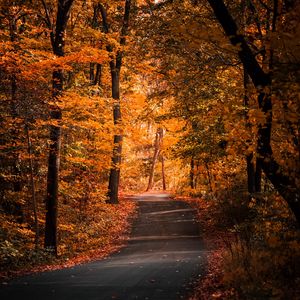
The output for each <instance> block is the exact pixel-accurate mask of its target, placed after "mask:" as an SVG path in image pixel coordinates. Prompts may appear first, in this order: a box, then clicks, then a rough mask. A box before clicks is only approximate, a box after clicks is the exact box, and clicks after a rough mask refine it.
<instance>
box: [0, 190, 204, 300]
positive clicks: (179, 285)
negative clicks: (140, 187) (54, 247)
mask: <svg viewBox="0 0 300 300" xmlns="http://www.w3.org/2000/svg"><path fill="white" fill-rule="evenodd" d="M133 201H138V203H139V217H138V218H137V220H136V222H135V224H134V226H133V231H132V234H131V239H130V240H129V243H128V245H127V246H126V247H125V248H123V249H122V250H121V251H120V252H118V253H115V254H113V255H111V256H109V257H108V258H107V259H103V260H99V261H94V262H90V263H86V264H82V265H78V266H75V267H73V268H69V269H62V270H57V271H50V272H44V273H39V274H34V275H30V276H25V277H21V278H17V279H15V280H13V281H11V282H9V284H8V285H5V286H2V287H1V288H0V299H1V300H6V299H7V300H17V299H20V300H26V299H30V300H40V299H41V300H48V299H56V300H69V299H70V300H71V299H72V300H106V299H107V300H112V299H122V300H125V299H126V300H127V299H128V300H129V299H149V300H175V299H186V298H187V296H188V294H189V292H190V290H191V287H192V285H193V282H194V281H195V279H196V278H197V277H198V276H199V274H201V273H204V266H205V257H206V251H205V249H204V247H203V244H202V242H201V237H200V231H199V225H198V224H197V223H196V222H195V212H194V210H193V209H192V208H191V207H190V206H189V205H188V204H186V203H184V202H181V201H174V200H171V199H169V198H168V195H166V194H149V193H148V194H143V195H141V196H135V197H133Z"/></svg>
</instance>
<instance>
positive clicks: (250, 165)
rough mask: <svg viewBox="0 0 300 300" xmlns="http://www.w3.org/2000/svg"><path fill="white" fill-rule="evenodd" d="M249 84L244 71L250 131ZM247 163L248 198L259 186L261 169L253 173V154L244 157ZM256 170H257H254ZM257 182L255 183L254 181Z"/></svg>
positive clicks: (247, 124)
mask: <svg viewBox="0 0 300 300" xmlns="http://www.w3.org/2000/svg"><path fill="white" fill-rule="evenodd" d="M249 83H250V78H249V75H248V73H247V71H246V70H245V69H244V92H245V94H244V105H245V109H246V113H245V119H246V127H247V128H249V129H250V127H251V125H250V123H249V117H248V110H249V97H248V85H249ZM246 163H247V183H248V193H249V194H250V196H251V195H252V194H253V193H254V192H255V191H256V184H260V181H261V176H259V174H261V168H260V172H256V171H255V165H254V162H253V152H251V153H248V154H247V155H246ZM256 170H257V169H256ZM256 180H257V181H256Z"/></svg>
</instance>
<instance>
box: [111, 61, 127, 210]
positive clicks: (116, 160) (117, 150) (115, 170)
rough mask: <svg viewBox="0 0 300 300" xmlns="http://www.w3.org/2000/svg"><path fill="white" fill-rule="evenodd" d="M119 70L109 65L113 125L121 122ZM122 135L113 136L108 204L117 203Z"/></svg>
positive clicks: (112, 64)
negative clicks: (112, 101) (112, 100)
mask: <svg viewBox="0 0 300 300" xmlns="http://www.w3.org/2000/svg"><path fill="white" fill-rule="evenodd" d="M119 75H120V74H119V70H117V69H116V68H115V65H114V63H111V78H112V97H113V99H114V100H115V102H114V108H113V118H114V125H120V124H121V122H122V116H121V108H120V76H119ZM122 140H123V136H122V134H120V133H118V134H115V135H114V149H113V155H112V167H111V170H110V175H109V183H108V197H109V199H108V200H107V202H108V203H111V204H117V203H118V190H119V182H120V165H121V155H122Z"/></svg>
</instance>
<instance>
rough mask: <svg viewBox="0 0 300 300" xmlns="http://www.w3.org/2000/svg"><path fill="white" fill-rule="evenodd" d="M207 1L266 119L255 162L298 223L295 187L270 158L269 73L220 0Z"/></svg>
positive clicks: (293, 178) (297, 202) (262, 127)
mask: <svg viewBox="0 0 300 300" xmlns="http://www.w3.org/2000/svg"><path fill="white" fill-rule="evenodd" d="M208 2H209V4H210V6H211V7H212V9H213V11H214V13H215V16H216V18H217V19H218V21H219V22H220V24H221V26H222V28H223V29H224V31H225V34H226V35H227V37H228V38H229V40H230V42H231V44H232V45H233V46H235V47H238V48H239V50H238V55H239V58H240V60H241V61H242V63H243V66H244V68H245V70H246V71H247V73H248V74H249V76H250V77H251V80H252V82H253V84H254V86H255V87H256V89H257V90H258V93H259V96H258V104H259V107H260V109H261V110H262V112H263V113H264V115H265V116H266V122H265V124H264V125H263V126H260V128H259V132H258V146H257V152H258V154H259V162H260V163H261V165H262V168H263V171H264V173H265V174H266V176H267V177H268V179H269V180H270V181H271V182H272V184H273V185H274V187H275V188H276V189H277V191H278V192H279V193H280V194H281V196H282V197H283V198H284V199H285V200H286V202H287V203H288V205H289V207H290V208H291V210H292V211H293V213H294V215H295V217H296V219H297V221H298V223H300V201H299V197H300V195H299V187H298V186H297V183H296V180H295V177H292V176H288V175H286V174H284V172H283V170H282V168H281V166H280V165H279V164H278V163H277V161H276V160H275V158H274V155H273V151H272V147H271V129H272V101H271V94H270V90H271V77H270V74H268V73H265V72H264V71H263V69H262V68H261V66H260V65H259V63H258V62H257V60H256V58H255V55H254V54H253V52H252V51H251V49H250V47H249V45H248V44H247V42H246V40H245V38H244V36H243V35H242V34H241V33H240V32H239V30H238V27H237V25H236V23H235V21H234V19H233V18H232V16H231V15H230V13H229V11H228V9H227V7H226V6H225V4H224V2H223V1H222V0H208Z"/></svg>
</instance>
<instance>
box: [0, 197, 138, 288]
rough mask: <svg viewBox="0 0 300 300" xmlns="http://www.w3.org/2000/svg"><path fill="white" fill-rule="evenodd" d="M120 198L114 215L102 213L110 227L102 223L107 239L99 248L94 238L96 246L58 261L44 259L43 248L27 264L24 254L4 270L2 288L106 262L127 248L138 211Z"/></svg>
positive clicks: (84, 247)
mask: <svg viewBox="0 0 300 300" xmlns="http://www.w3.org/2000/svg"><path fill="white" fill-rule="evenodd" d="M119 198H120V199H119V200H120V205H119V207H118V208H114V214H111V212H110V211H109V210H107V211H106V210H104V209H103V211H101V214H102V215H103V214H105V213H106V214H107V215H108V217H109V218H110V219H111V220H110V221H109V222H106V223H108V224H105V223H104V222H103V223H104V224H103V226H102V227H103V228H102V229H103V232H100V235H101V234H103V235H105V239H103V241H101V245H100V246H98V247H95V246H93V245H94V244H95V243H96V242H95V240H96V238H97V237H95V239H94V240H90V241H91V242H93V243H91V245H80V246H79V247H78V252H77V253H73V252H67V251H65V253H63V254H60V255H59V256H58V257H57V258H53V257H52V256H49V257H48V256H45V253H44V252H43V249H42V248H41V249H39V250H38V251H37V253H36V255H37V258H36V259H31V258H29V257H27V259H25V260H24V258H23V257H25V258H26V254H24V255H23V256H22V257H21V259H18V257H14V260H13V261H12V262H11V264H10V265H8V266H4V267H3V266H1V267H2V268H1V269H0V284H2V285H6V284H7V282H8V281H9V280H11V279H13V278H17V277H20V276H24V275H30V274H34V273H39V272H44V271H51V270H52V271H53V270H59V269H63V268H70V267H72V266H75V265H79V264H82V263H87V262H90V261H94V260H98V259H103V258H105V257H107V256H108V255H110V254H112V253H115V252H117V251H118V250H119V249H121V248H122V247H124V246H125V245H126V244H127V242H128V239H129V234H130V232H131V226H132V222H133V220H134V219H135V218H136V217H137V214H136V212H137V211H136V210H137V207H136V203H134V202H133V201H131V199H130V196H128V195H121V196H120V197H119ZM102 215H101V216H99V218H101V217H102ZM110 223H113V225H114V226H113V227H112V226H108V225H110ZM93 225H94V224H91V225H90V226H93ZM100 231H101V228H100ZM104 231H105V232H104ZM76 233H77V234H78V232H74V233H73V236H75V235H76ZM70 235H71V234H70ZM98 235H99V234H98ZM69 243H73V241H72V240H69ZM83 244H85V242H83ZM9 251H12V250H9ZM20 252H21V251H20Z"/></svg>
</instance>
